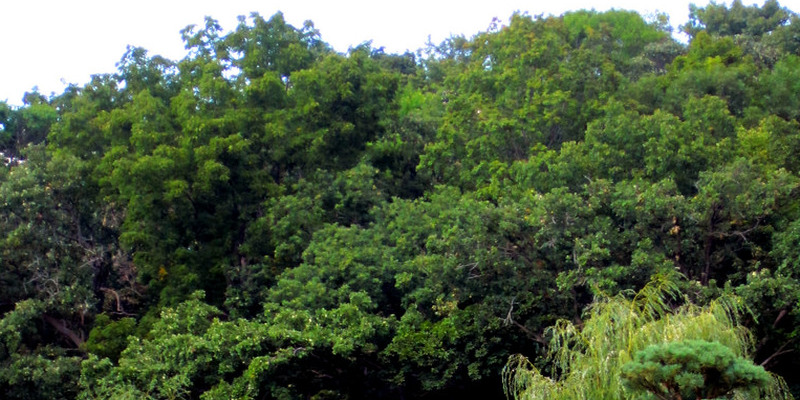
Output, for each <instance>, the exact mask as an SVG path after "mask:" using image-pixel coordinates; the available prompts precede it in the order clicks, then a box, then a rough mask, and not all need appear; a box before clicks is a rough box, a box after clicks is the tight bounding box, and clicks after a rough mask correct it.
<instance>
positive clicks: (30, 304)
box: [0, 1, 800, 399]
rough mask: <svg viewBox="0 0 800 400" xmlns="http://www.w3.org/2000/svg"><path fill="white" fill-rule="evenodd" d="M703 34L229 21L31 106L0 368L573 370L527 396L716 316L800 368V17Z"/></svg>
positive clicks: (275, 372)
mask: <svg viewBox="0 0 800 400" xmlns="http://www.w3.org/2000/svg"><path fill="white" fill-rule="evenodd" d="M683 29H684V30H685V31H686V32H688V33H689V34H690V37H691V39H690V42H689V43H688V45H687V44H683V43H681V42H679V41H676V40H674V38H673V37H672V36H671V35H670V33H671V30H670V28H669V27H668V17H667V16H665V15H656V16H654V17H652V18H649V19H646V18H643V17H641V16H639V15H637V14H635V13H633V12H628V11H619V10H612V11H608V12H596V11H574V12H569V13H567V14H564V15H561V16H547V17H545V16H530V15H527V14H520V13H517V14H514V15H512V16H511V18H510V19H509V20H508V21H505V22H503V21H499V20H495V21H494V22H493V23H492V24H491V26H490V27H489V29H488V30H487V31H484V32H479V33H477V34H476V35H475V36H473V37H471V38H467V37H463V36H461V37H452V38H449V39H447V40H445V41H444V42H443V43H441V44H438V45H434V44H430V45H429V46H428V47H427V48H426V49H423V50H421V51H419V52H418V53H416V54H411V53H405V54H387V53H386V52H384V51H383V49H382V48H373V47H372V45H371V43H365V44H362V45H360V46H357V47H355V48H352V49H350V50H349V51H348V52H347V53H344V54H339V53H336V52H334V51H333V50H332V49H331V48H330V47H329V46H328V45H327V44H326V43H325V42H323V41H322V38H321V37H320V34H319V32H318V31H317V30H316V29H315V28H314V25H313V24H312V23H311V22H306V23H304V24H303V25H302V26H300V27H294V26H291V25H289V24H287V22H286V21H285V19H284V17H283V15H281V14H280V13H278V14H276V15H274V16H271V17H269V18H264V17H262V16H260V15H258V14H255V13H254V14H251V15H250V16H247V17H240V18H239V22H238V24H237V25H236V26H235V27H234V29H233V31H230V32H228V31H225V30H224V29H223V27H222V26H221V25H220V24H219V23H218V22H217V21H216V20H214V19H212V18H206V19H205V20H204V21H203V23H202V24H200V25H198V26H189V27H187V28H186V29H184V30H183V31H182V32H181V35H182V38H183V40H184V42H185V45H186V49H187V56H186V57H184V58H183V59H181V60H167V59H164V58H163V57H160V56H152V55H149V54H148V52H147V51H146V50H145V49H142V48H135V47H131V48H128V49H127V50H126V52H125V54H124V55H123V56H122V58H121V60H120V62H119V64H118V69H117V71H116V72H115V73H111V74H104V75H95V76H93V77H92V80H91V81H90V82H89V83H88V84H86V85H84V86H81V87H78V86H70V87H68V88H67V89H66V90H65V92H64V93H63V94H60V95H58V96H54V97H51V98H46V97H44V96H42V95H40V94H38V93H35V92H34V93H28V94H26V96H25V98H24V102H25V105H23V106H22V107H11V106H9V105H7V104H5V103H0V152H2V153H3V154H4V157H7V159H4V161H3V162H2V165H0V232H2V233H1V234H0V371H1V372H0V389H2V392H3V393H9V395H8V396H11V397H12V398H40V397H41V398H58V397H64V398H75V397H80V398H85V399H91V398H98V399H99V398H132V399H133V398H136V399H138V398H204V399H217V398H219V399H222V398H226V399H227V398H243V399H246V398H346V397H349V398H417V397H448V398H450V397H459V396H460V397H464V396H467V397H477V396H479V395H481V396H483V397H497V396H500V395H501V394H500V390H501V388H500V385H499V384H498V380H499V379H500V376H501V371H502V367H503V365H505V364H506V363H507V361H508V357H509V356H510V355H511V354H516V353H524V354H527V355H530V357H531V359H532V365H535V367H536V368H538V371H542V372H543V373H544V374H545V375H548V376H550V377H551V378H544V376H545V375H543V374H539V373H536V372H533V371H534V370H530V368H523V369H518V373H516V375H515V376H516V377H517V378H518V383H519V385H518V386H517V387H516V390H514V393H516V394H517V395H520V396H523V397H525V396H528V395H533V394H535V393H532V392H526V390H527V388H528V387H529V386H528V384H529V383H531V382H539V383H542V384H543V386H541V387H542V388H544V389H542V390H544V392H541V393H545V394H546V393H548V392H547V391H561V392H559V393H562V394H564V396H566V397H569V396H571V395H574V397H581V396H583V397H592V398H620V397H625V396H634V394H633V390H632V389H630V388H626V387H625V386H624V385H623V382H622V379H621V378H620V373H619V371H620V370H621V368H622V365H624V363H626V362H628V361H631V360H634V358H635V354H636V352H638V351H640V350H644V349H645V348H647V347H648V346H649V345H657V346H666V347H663V349H668V348H675V346H679V345H678V344H675V343H683V344H686V343H694V342H688V341H691V340H705V341H707V342H718V343H720V344H721V345H722V346H724V347H725V348H727V349H730V350H731V351H732V352H733V353H734V355H735V356H736V357H745V358H752V359H754V360H756V362H757V363H759V364H763V366H764V367H765V368H766V369H767V370H769V371H771V372H776V373H779V374H781V375H783V376H785V377H787V379H788V380H790V382H789V384H796V383H797V382H796V378H795V375H796V374H793V372H794V371H795V370H796V369H797V368H798V367H800V364H798V362H797V360H795V358H792V357H790V356H787V355H788V354H792V353H793V352H797V351H798V350H800V347H799V346H800V345H799V344H798V341H797V337H798V335H800V330H798V327H800V322H798V321H800V312H798V304H797V299H798V296H799V295H798V293H800V285H799V284H798V282H799V281H798V279H800V276H798V271H800V269H798V268H800V253H798V251H797V246H796V244H797V242H798V240H799V238H800V233H799V232H800V222H798V221H800V213H798V212H799V210H800V203H798V199H797V189H798V184H800V182H799V181H798V176H797V174H798V171H800V164H798V161H797V157H796V156H795V154H796V153H797V151H798V150H800V135H799V134H800V131H798V126H800V125H798V123H799V121H800V120H799V119H798V113H797V110H798V105H800V90H797V89H798V88H797V87H796V86H797V82H798V81H800V77H798V69H797V65H798V60H797V57H796V55H797V54H798V49H800V41H797V40H796V39H797V37H800V34H798V32H799V31H798V30H799V29H800V23H798V16H797V15H796V14H794V13H793V12H791V11H789V10H787V9H785V8H782V7H781V6H780V5H779V4H778V3H777V2H774V1H768V2H766V3H765V4H764V5H763V6H762V7H758V6H752V7H751V6H743V5H742V4H741V2H738V1H737V2H734V3H732V4H731V5H730V6H726V5H718V4H713V3H712V4H710V5H708V6H706V7H703V8H698V7H693V8H692V9H691V15H690V22H689V24H687V25H686V26H684V27H683ZM45 143H46V144H45ZM675 273H678V274H680V275H682V276H683V277H684V279H679V280H677V279H676V280H668V281H663V280H662V281H658V282H660V283H652V284H649V285H648V283H647V282H649V281H650V280H651V277H653V276H654V275H655V276H671V275H672V274H675ZM659 285H660V286H659ZM643 287H644V288H645V292H641V293H642V294H640V295H639V296H638V297H636V298H635V299H634V300H633V301H628V300H624V299H625V295H626V294H632V293H634V292H636V291H639V290H640V289H642V288H643ZM659 288H661V289H659ZM198 291H202V293H205V297H204V296H201V295H199V294H193V293H199V292H198ZM620 293H621V294H622V295H620ZM656 293H666V294H667V295H666V297H664V296H659V295H656ZM734 295H735V296H736V297H735V299H738V300H736V301H733V300H730V299H733V298H734V297H730V296H734ZM720 296H722V297H721V298H722V299H728V300H712V299H715V298H720ZM593 299H596V302H595V303H593ZM687 299H691V300H692V301H693V302H694V304H697V305H696V306H694V305H691V303H689V301H688V300H687ZM684 302H685V305H683V306H679V303H680V304H684ZM592 304H593V305H592ZM742 304H746V305H747V308H748V311H747V312H746V313H741V311H742V310H743V305H742ZM590 305H591V307H590V308H589V311H587V313H586V314H583V313H582V312H583V310H584V309H585V308H586V307H587V306H590ZM587 317H588V318H587ZM620 321H623V322H625V323H626V324H627V325H625V324H623V325H624V326H623V325H620V324H619V322H620ZM548 326H555V327H556V328H550V329H548V328H547V327H548ZM579 328H580V329H579ZM634 328H635V329H634ZM745 328H746V329H749V330H750V332H752V335H753V336H752V337H751V336H749V335H748V334H747V333H746V332H745V330H744V329H745ZM624 329H633V330H630V331H625V333H624V334H621V333H619V332H621V330H624ZM665 335H667V336H669V337H668V339H669V340H665V338H666V336H665ZM548 345H550V348H549V349H550V351H551V352H552V354H551V356H550V357H547V356H546V350H547V347H548ZM752 345H754V346H752ZM692 346H694V344H692ZM698 346H699V345H698ZM652 349H662V347H657V348H655V347H654V348H652ZM712 350H713V349H712ZM718 350H719V351H720V352H725V351H726V350H724V349H721V348H720V349H718ZM652 351H655V350H652ZM658 351H661V350H658ZM665 351H666V350H665ZM714 351H716V350H714ZM609 354H614V355H615V356H614V357H608V355H609ZM692 354H697V355H700V356H704V355H705V353H697V352H694V353H692ZM81 361H82V364H81V371H80V372H78V369H77V368H78V365H79V363H80V362H81ZM519 362H521V363H524V362H522V361H519ZM27 365H30V366H31V367H29V366H27ZM581 368H583V369H581ZM525 370H528V371H527V372H524V371H525ZM579 370H580V371H584V372H585V373H584V372H582V373H578V372H577V371H579ZM608 371H611V372H612V373H608ZM507 372H509V373H510V372H511V369H507ZM590 377H591V378H590ZM548 379H550V380H548ZM587 379H591V382H590V381H589V380H587ZM669 385H673V384H672V383H670V384H669ZM673 386H674V387H677V386H675V385H673ZM678 386H680V385H679V384H678ZM59 387H60V388H61V389H59ZM586 388H590V389H591V390H593V391H594V392H592V395H591V396H588V395H585V394H584V393H583V392H582V391H585V389H586ZM665 390H666V389H665ZM676 390H678V389H676ZM768 390H772V389H768ZM79 392H80V393H79ZM579 392H580V393H581V394H579ZM537 393H539V392H537ZM541 393H539V394H541ZM569 393H572V394H569ZM720 393H721V392H720ZM644 396H645V397H646V396H647V395H646V394H644ZM732 396H734V397H736V396H738V397H739V398H745V397H746V396H750V397H753V396H756V395H754V394H752V393H749V394H748V393H746V391H744V390H742V389H737V390H736V391H734V394H733V395H732ZM764 396H766V397H769V396H773V397H776V396H778V392H777V391H773V392H770V393H767V394H764Z"/></svg>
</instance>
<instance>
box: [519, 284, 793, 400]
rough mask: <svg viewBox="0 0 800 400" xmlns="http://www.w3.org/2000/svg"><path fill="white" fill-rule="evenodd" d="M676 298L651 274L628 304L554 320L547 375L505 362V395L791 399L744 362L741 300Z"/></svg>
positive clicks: (610, 303) (621, 300) (610, 301)
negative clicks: (575, 320) (705, 302)
mask: <svg viewBox="0 0 800 400" xmlns="http://www.w3.org/2000/svg"><path fill="white" fill-rule="evenodd" d="M677 294H678V291H677V286H676V283H675V282H674V281H673V280H671V279H670V278H667V277H658V276H657V277H655V278H654V280H653V281H652V282H651V283H649V284H648V285H647V286H645V287H644V288H643V289H642V290H641V291H640V292H639V293H637V294H636V295H635V296H634V297H633V298H632V299H628V298H626V297H625V296H623V295H618V296H615V297H606V298H600V299H598V300H596V302H595V303H594V304H593V305H592V307H591V308H590V309H589V311H588V315H587V318H586V319H585V320H584V325H583V326H582V327H577V326H575V325H573V324H572V323H570V322H567V321H559V323H557V324H556V325H554V326H552V327H551V328H550V332H549V333H550V337H551V339H550V357H551V358H552V360H553V362H554V368H553V370H552V371H553V372H552V375H553V376H552V377H547V376H545V375H543V374H542V372H540V370H539V369H537V368H535V367H534V366H533V365H531V364H530V362H528V361H527V359H525V358H524V357H521V356H518V357H512V358H511V360H510V361H509V364H508V365H507V366H506V369H505V371H504V374H505V379H506V391H507V393H508V394H509V395H511V396H513V397H514V398H515V399H537V398H552V397H556V398H560V399H570V398H576V399H577V398H587V397H591V398H622V399H628V398H639V397H638V396H639V394H638V393H637V392H636V391H637V390H641V389H646V390H649V391H651V392H652V393H653V394H655V396H656V397H657V398H663V399H671V398H676V399H679V398H684V397H681V396H686V398H715V397H717V396H720V395H724V394H727V393H728V392H730V391H731V390H737V396H746V397H739V398H759V399H766V398H784V397H783V396H784V395H787V396H790V395H788V394H787V393H785V390H784V389H782V386H781V385H782V381H781V379H780V378H778V377H774V376H770V375H768V374H767V373H766V372H764V370H763V369H762V368H760V367H756V366H755V365H753V364H752V363H751V362H750V361H747V360H746V359H744V358H743V357H747V356H748V355H749V351H750V346H751V344H752V338H751V337H750V336H749V332H748V331H747V330H746V329H745V328H743V327H742V326H741V325H739V321H740V319H739V318H740V315H741V313H742V312H743V311H744V309H743V304H742V303H741V300H740V299H737V298H725V297H723V298H719V299H717V300H716V301H714V302H712V303H711V304H710V305H709V306H708V307H698V306H696V305H694V304H691V303H686V304H684V305H683V306H680V307H678V308H676V309H674V310H673V308H672V306H671V304H670V301H671V300H673V299H675V296H676V295H677ZM701 396H702V397H701ZM707 396H708V397H707ZM750 396H752V397H750Z"/></svg>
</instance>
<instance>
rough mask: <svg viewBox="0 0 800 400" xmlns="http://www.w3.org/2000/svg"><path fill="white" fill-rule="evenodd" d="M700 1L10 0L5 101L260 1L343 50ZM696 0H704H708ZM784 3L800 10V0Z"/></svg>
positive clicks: (176, 46)
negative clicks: (580, 13) (571, 13)
mask: <svg viewBox="0 0 800 400" xmlns="http://www.w3.org/2000/svg"><path fill="white" fill-rule="evenodd" d="M690 1H691V0H674V1H668V0H664V1H661V2H659V3H651V2H643V1H635V0H594V1H591V0H549V1H542V0H529V1H518V0H482V1H470V0H461V1H451V0H447V1H437V0H427V1H420V0H403V1H391V2H386V1H379V0H372V1H363V0H338V1H336V0H306V1H302V0H295V1H283V0H272V1H270V0H260V1H254V0H214V1H209V0H191V1H186V0H138V1H126V2H122V1H118V0H72V1H68V0H0V101H3V100H6V101H8V102H9V103H10V104H15V105H19V104H21V99H22V95H23V93H24V92H25V91H28V90H30V89H31V88H33V87H34V86H38V88H39V91H40V92H41V93H43V94H45V95H48V94H50V93H51V92H55V93H60V92H61V91H63V89H64V87H65V83H77V84H81V85H82V84H84V83H86V82H88V80H89V77H90V75H92V74H96V73H111V72H114V71H115V70H116V67H115V63H116V62H117V61H119V59H120V58H121V57H122V55H123V53H124V52H125V46H126V45H128V44H130V45H133V46H140V47H144V48H145V49H147V50H148V51H149V54H150V55H155V54H160V55H163V56H165V57H167V58H171V59H176V60H177V59H180V58H183V55H184V49H183V43H182V42H181V39H180V34H179V33H178V32H179V31H180V30H181V29H183V28H184V27H186V26H187V25H189V24H197V25H202V23H203V18H204V16H206V15H208V16H211V17H213V18H215V19H217V20H219V22H220V24H221V25H222V27H223V29H224V30H225V31H229V30H232V29H234V28H235V27H236V16H238V15H249V14H250V12H251V11H257V12H259V13H260V14H261V15H262V16H264V17H265V18H269V17H270V16H271V15H273V14H274V13H275V12H276V11H278V10H280V11H282V12H283V13H284V17H285V18H286V20H287V21H288V22H289V23H290V24H292V25H294V26H297V27H299V26H302V23H303V21H305V20H312V21H313V22H314V25H315V26H316V28H317V29H319V30H320V32H321V35H322V39H323V40H324V41H326V42H328V43H330V44H331V45H332V46H333V47H334V48H335V49H336V50H337V51H341V52H343V51H346V50H347V49H348V48H349V47H351V46H355V45H358V44H360V43H362V42H364V41H367V40H372V43H373V46H375V47H380V46H383V47H385V49H386V51H387V52H392V53H395V52H404V51H405V50H411V51H414V50H416V49H418V48H421V47H424V45H425V43H426V41H427V39H428V36H429V35H430V37H431V39H432V41H433V42H434V43H439V42H441V41H442V40H443V39H445V38H447V37H448V36H450V35H451V34H465V35H467V37H470V36H472V35H473V34H475V33H477V32H479V31H482V30H485V29H486V28H487V27H488V26H489V24H490V23H491V21H492V18H494V17H498V18H499V19H500V20H501V21H503V22H506V21H508V18H509V17H510V16H511V14H512V13H513V12H514V11H523V12H524V11H527V12H528V13H530V14H531V15H538V14H540V13H544V14H545V15H547V14H554V15H558V14H561V13H563V12H564V11H568V10H578V9H592V8H594V9H596V10H598V11H602V10H607V9H609V8H617V9H631V10H636V11H639V12H640V13H641V14H643V15H646V14H649V13H653V12H654V11H656V10H658V11H662V12H666V13H667V14H669V15H670V20H671V22H672V24H673V26H677V25H680V24H683V23H685V22H686V19H687V16H688V13H689V6H688V4H689V2H690ZM693 2H694V3H695V4H698V5H703V4H707V3H708V0H695V1H693ZM720 2H721V3H722V2H724V3H725V4H730V0H726V1H720ZM744 3H745V4H753V3H757V4H763V0H745V1H744ZM780 3H781V5H783V6H787V7H789V8H790V9H792V10H795V11H800V0H783V1H781V2H780Z"/></svg>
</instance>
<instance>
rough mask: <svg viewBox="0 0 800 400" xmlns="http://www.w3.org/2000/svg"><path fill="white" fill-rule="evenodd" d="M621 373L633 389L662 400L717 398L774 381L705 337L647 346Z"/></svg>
mask: <svg viewBox="0 0 800 400" xmlns="http://www.w3.org/2000/svg"><path fill="white" fill-rule="evenodd" d="M621 375H622V379H623V380H624V381H625V384H626V385H628V386H629V387H630V388H631V389H633V390H645V391H648V392H650V393H652V394H654V395H655V396H656V397H657V398H659V399H683V398H686V399H689V398H696V399H714V398H718V397H722V396H727V395H728V394H729V393H730V392H731V391H733V390H736V389H739V390H745V391H746V390H751V391H754V392H755V391H756V390H758V388H760V387H763V386H766V385H767V384H769V381H770V376H769V374H767V372H766V371H764V368H762V367H760V366H757V365H754V364H753V363H752V362H750V361H749V360H746V359H744V358H742V357H737V356H736V354H734V352H733V351H732V350H731V349H730V348H728V347H725V346H723V345H722V344H720V343H718V342H707V341H704V340H686V341H682V342H670V343H664V344H654V345H650V346H648V347H645V348H644V349H643V350H641V351H639V352H637V353H636V355H635V357H634V360H633V361H631V362H629V363H628V364H625V365H623V366H622V374H621Z"/></svg>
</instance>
